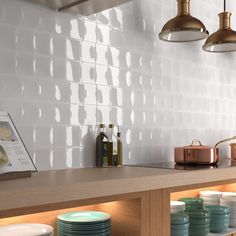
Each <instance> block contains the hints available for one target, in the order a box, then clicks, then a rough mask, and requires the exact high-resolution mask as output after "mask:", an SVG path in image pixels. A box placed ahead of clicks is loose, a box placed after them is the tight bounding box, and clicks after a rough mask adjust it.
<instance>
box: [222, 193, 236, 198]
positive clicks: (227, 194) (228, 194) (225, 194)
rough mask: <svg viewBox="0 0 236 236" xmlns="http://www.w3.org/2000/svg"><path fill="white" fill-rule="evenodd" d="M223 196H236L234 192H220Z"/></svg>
mask: <svg viewBox="0 0 236 236" xmlns="http://www.w3.org/2000/svg"><path fill="white" fill-rule="evenodd" d="M224 197H236V192H222V198H224Z"/></svg>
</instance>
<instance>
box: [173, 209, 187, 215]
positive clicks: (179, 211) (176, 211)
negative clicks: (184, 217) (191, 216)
mask: <svg viewBox="0 0 236 236" xmlns="http://www.w3.org/2000/svg"><path fill="white" fill-rule="evenodd" d="M183 212H184V210H180V209H170V213H171V214H175V213H183Z"/></svg>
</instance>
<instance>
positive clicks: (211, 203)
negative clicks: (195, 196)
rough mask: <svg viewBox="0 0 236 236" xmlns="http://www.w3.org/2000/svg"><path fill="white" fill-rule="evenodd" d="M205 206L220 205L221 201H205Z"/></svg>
mask: <svg viewBox="0 0 236 236" xmlns="http://www.w3.org/2000/svg"><path fill="white" fill-rule="evenodd" d="M203 205H204V206H207V205H210V206H219V205H220V203H219V202H203Z"/></svg>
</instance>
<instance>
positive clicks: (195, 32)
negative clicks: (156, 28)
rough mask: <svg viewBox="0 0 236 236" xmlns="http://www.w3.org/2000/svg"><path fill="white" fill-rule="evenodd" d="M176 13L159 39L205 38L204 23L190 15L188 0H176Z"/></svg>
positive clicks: (189, 39)
mask: <svg viewBox="0 0 236 236" xmlns="http://www.w3.org/2000/svg"><path fill="white" fill-rule="evenodd" d="M177 2H178V15H177V16H176V17H174V18H173V19H171V20H169V21H168V22H167V23H166V24H165V25H164V27H163V28H162V30H161V32H160V33H159V39H160V40H164V41H168V42H191V41H197V40H201V39H204V38H207V37H208V35H209V33H208V31H207V30H206V27H205V26H204V24H203V23H202V22H201V21H200V20H198V19H197V18H195V17H192V16H191V15H190V0H177Z"/></svg>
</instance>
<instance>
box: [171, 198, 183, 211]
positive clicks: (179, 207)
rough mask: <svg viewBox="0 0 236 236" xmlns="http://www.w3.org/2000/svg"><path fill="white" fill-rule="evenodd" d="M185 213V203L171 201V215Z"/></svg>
mask: <svg viewBox="0 0 236 236" xmlns="http://www.w3.org/2000/svg"><path fill="white" fill-rule="evenodd" d="M184 211H185V202H181V201H171V202H170V212H171V214H174V213H181V212H184Z"/></svg>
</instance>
